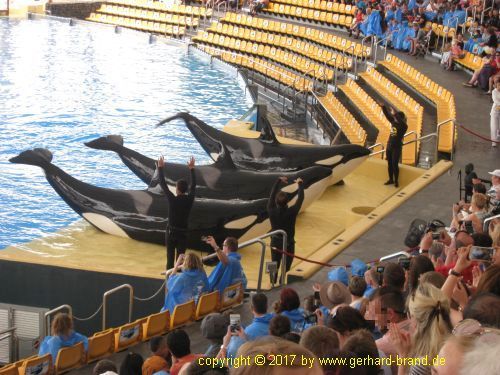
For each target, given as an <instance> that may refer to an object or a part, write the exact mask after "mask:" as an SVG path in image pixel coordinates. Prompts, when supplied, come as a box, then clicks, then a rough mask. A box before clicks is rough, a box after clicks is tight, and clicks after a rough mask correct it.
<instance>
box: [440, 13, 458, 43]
mask: <svg viewBox="0 0 500 375" xmlns="http://www.w3.org/2000/svg"><path fill="white" fill-rule="evenodd" d="M454 19H456V21H457V22H456V26H455V35H456V33H457V32H458V16H453V17H451V18H450V19H448V22H447V25H446V26H445V25H443V27H448V31H447V32H446V35H443V44H442V45H441V51H442V50H443V49H444V44H445V43H446V38H447V37H448V33H449V32H450V31H451V29H452V27H451V26H450V24H451V23H452V21H453V20H454ZM443 34H444V31H443Z"/></svg>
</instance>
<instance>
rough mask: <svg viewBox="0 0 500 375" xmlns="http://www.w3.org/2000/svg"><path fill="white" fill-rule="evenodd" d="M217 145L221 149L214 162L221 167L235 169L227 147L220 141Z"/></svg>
mask: <svg viewBox="0 0 500 375" xmlns="http://www.w3.org/2000/svg"><path fill="white" fill-rule="evenodd" d="M219 145H220V149H221V151H220V153H219V157H218V158H217V160H216V161H215V163H214V164H215V165H217V166H218V167H219V168H221V169H237V168H236V165H234V162H233V158H232V157H231V153H230V152H229V150H228V149H227V147H226V145H225V144H223V143H221V142H219Z"/></svg>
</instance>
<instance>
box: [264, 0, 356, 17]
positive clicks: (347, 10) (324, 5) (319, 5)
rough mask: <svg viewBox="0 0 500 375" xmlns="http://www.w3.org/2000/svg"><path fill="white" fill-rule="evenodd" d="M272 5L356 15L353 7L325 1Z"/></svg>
mask: <svg viewBox="0 0 500 375" xmlns="http://www.w3.org/2000/svg"><path fill="white" fill-rule="evenodd" d="M272 3H278V4H287V5H293V6H296V7H301V8H310V9H316V10H324V11H329V12H334V13H342V14H350V15H352V16H353V15H355V14H356V10H357V8H356V6H355V5H346V4H342V3H340V2H333V1H326V0H273V1H272Z"/></svg>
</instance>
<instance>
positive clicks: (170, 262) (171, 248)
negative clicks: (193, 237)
mask: <svg viewBox="0 0 500 375" xmlns="http://www.w3.org/2000/svg"><path fill="white" fill-rule="evenodd" d="M163 166H164V160H163V156H162V157H160V159H158V172H159V178H160V185H161V187H162V189H163V191H164V193H165V196H166V197H167V199H168V224H167V229H166V232H165V244H166V246H167V266H166V267H167V270H168V269H171V268H173V267H174V262H175V260H176V259H177V256H179V255H180V254H184V252H185V251H186V241H187V229H188V219H189V213H190V212H191V207H192V206H193V202H194V194H195V191H196V177H195V173H194V158H191V160H190V161H189V163H188V167H189V170H190V172H191V188H190V189H189V193H187V190H188V185H187V182H186V181H185V180H179V181H177V184H176V190H177V192H176V194H177V195H174V194H172V192H171V191H170V190H169V188H168V186H167V184H166V183H165V174H164V173H163ZM176 249H177V256H176V254H175V250H176Z"/></svg>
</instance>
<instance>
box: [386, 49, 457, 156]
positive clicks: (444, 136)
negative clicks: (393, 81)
mask: <svg viewBox="0 0 500 375" xmlns="http://www.w3.org/2000/svg"><path fill="white" fill-rule="evenodd" d="M380 64H382V65H383V66H385V67H386V68H387V69H388V70H389V71H391V72H392V73H393V74H395V75H396V76H397V77H399V78H400V79H401V80H403V81H405V82H406V83H408V84H409V85H410V86H411V87H412V88H413V89H415V90H416V91H417V92H419V93H420V94H421V95H423V96H424V97H426V98H427V99H428V100H429V101H431V102H432V103H434V105H435V106H436V109H437V121H438V123H441V122H443V123H444V125H442V126H441V128H440V130H439V142H438V150H439V151H441V152H446V153H451V152H452V150H453V147H454V144H455V140H456V136H457V134H456V131H455V122H454V119H455V117H456V107H455V98H454V96H453V94H451V92H449V91H448V90H446V89H445V88H444V87H442V86H440V85H438V84H437V83H436V82H434V81H432V80H431V79H429V77H427V76H425V75H424V74H422V73H421V72H419V71H418V70H416V69H415V68H413V67H412V66H411V65H408V64H406V63H405V62H404V61H403V60H401V59H399V58H397V57H396V56H394V55H391V54H388V55H387V56H386V59H385V61H382V62H380ZM447 120H450V121H447Z"/></svg>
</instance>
